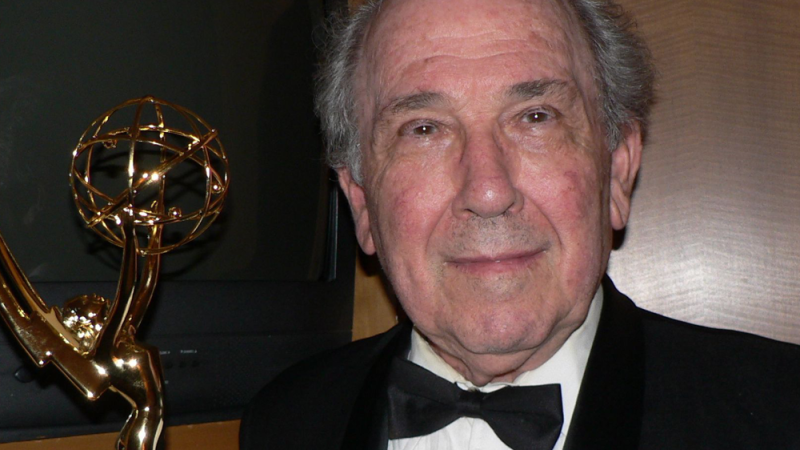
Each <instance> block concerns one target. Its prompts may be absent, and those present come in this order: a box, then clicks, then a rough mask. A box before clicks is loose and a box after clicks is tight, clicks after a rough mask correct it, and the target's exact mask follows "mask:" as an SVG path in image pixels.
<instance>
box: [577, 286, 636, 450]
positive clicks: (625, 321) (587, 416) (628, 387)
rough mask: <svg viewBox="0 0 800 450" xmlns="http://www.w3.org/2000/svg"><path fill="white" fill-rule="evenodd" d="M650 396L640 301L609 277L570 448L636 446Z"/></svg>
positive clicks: (582, 449) (579, 400)
mask: <svg viewBox="0 0 800 450" xmlns="http://www.w3.org/2000/svg"><path fill="white" fill-rule="evenodd" d="M643 398H644V335H643V332H642V324H641V319H640V317H639V313H638V311H637V309H636V306H635V305H634V304H633V302H631V301H630V299H628V298H627V297H625V296H624V295H623V294H621V293H619V292H618V291H617V289H616V288H615V287H614V284H613V283H612V282H611V280H610V279H608V277H606V278H605V279H604V280H603V310H602V313H601V315H600V323H599V324H598V328H597V336H596V337H595V341H594V344H593V345H592V351H591V353H590V355H589V361H588V363H587V366H586V372H585V373H584V376H583V382H582V384H581V390H580V393H579V394H578V403H577V405H576V407H575V412H574V413H573V416H572V425H570V429H569V433H568V435H567V442H566V445H565V446H564V450H585V449H592V450H599V449H613V450H626V449H635V448H637V446H638V441H639V432H640V430H641V421H642V408H643V406H642V402H643Z"/></svg>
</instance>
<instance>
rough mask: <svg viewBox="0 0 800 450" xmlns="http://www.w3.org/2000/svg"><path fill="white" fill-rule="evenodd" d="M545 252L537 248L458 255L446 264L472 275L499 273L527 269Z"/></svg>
mask: <svg viewBox="0 0 800 450" xmlns="http://www.w3.org/2000/svg"><path fill="white" fill-rule="evenodd" d="M543 254H544V250H535V251H525V252H510V253H504V254H500V255H479V256H468V257H457V258H453V259H451V260H449V261H447V263H446V264H447V265H449V266H452V267H453V268H454V269H457V270H459V271H461V272H465V273H468V274H471V275H476V276H486V275H498V274H502V273H507V272H515V271H519V270H527V269H528V268H529V267H530V266H531V265H532V264H533V263H534V262H535V261H536V260H537V259H539V258H540V257H541V256H542V255H543Z"/></svg>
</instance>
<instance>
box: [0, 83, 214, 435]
mask: <svg viewBox="0 0 800 450" xmlns="http://www.w3.org/2000/svg"><path fill="white" fill-rule="evenodd" d="M174 122H179V123H182V124H183V125H184V127H182V128H181V127H173V126H171V125H170V124H173V123H174ZM177 167H184V169H183V172H181V170H177V171H176V170H174V169H176V168H177ZM187 167H188V169H187ZM170 171H173V173H172V174H170V173H169V172H170ZM175 172H181V173H180V174H178V175H176V174H175ZM227 173H228V161H227V157H226V156H225V151H224V149H223V147H222V144H221V143H220V141H219V139H218V138H217V132H216V131H215V130H214V129H212V128H211V127H209V126H208V124H206V122H204V121H203V120H202V119H201V118H199V117H198V116H197V115H195V114H193V113H192V112H190V111H188V110H186V109H184V108H182V107H180V106H177V105H174V104H171V103H168V102H166V101H163V100H159V99H156V98H153V97H144V98H141V99H134V100H129V101H127V102H125V103H123V104H121V105H119V106H117V107H115V108H113V109H111V110H110V111H108V112H106V113H105V114H103V115H102V116H100V117H99V118H98V119H97V120H95V121H94V122H93V123H92V124H91V125H90V126H89V128H88V129H87V130H86V132H84V134H83V136H81V138H80V140H79V142H78V146H77V147H76V148H75V151H74V152H73V158H72V167H71V170H70V184H71V186H72V192H73V196H74V199H75V203H76V205H77V206H78V211H79V213H80V215H81V217H82V218H83V220H84V221H85V222H86V224H87V225H88V226H89V228H91V229H92V230H94V231H95V232H97V233H98V234H99V235H100V236H102V237H103V238H104V239H105V240H107V241H109V242H111V243H113V244H115V245H117V246H119V247H122V263H121V271H120V272H121V273H120V276H119V283H118V285H117V291H116V295H115V297H114V299H113V300H109V299H106V298H103V297H100V296H98V295H95V294H90V295H81V296H78V297H75V298H72V299H70V300H67V301H66V302H65V303H64V305H63V307H61V308H59V307H50V306H48V305H47V304H46V303H45V302H44V301H43V300H42V298H41V297H39V295H38V294H37V293H36V290H35V289H34V288H33V286H32V285H31V283H30V281H29V280H28V278H27V276H26V275H25V274H24V273H23V272H22V270H21V269H20V267H19V265H18V264H17V263H16V261H15V260H14V257H13V256H12V255H11V252H10V251H9V249H8V246H7V245H6V243H5V241H4V240H3V239H2V237H0V312H2V316H3V319H5V321H6V323H7V324H8V325H9V327H10V328H11V329H12V331H13V332H14V334H15V335H16V338H17V339H18V340H19V342H20V343H21V344H22V346H23V347H25V350H26V351H27V352H28V354H29V355H30V357H31V358H32V359H33V360H34V361H35V362H36V364H37V365H39V366H40V367H41V366H44V365H46V364H47V363H49V362H53V363H54V364H55V365H56V366H57V367H58V368H59V369H60V370H61V372H63V373H64V375H66V376H67V378H69V380H70V381H71V382H72V383H73V384H74V385H75V386H76V387H77V388H78V389H79V390H80V391H81V392H82V393H83V394H84V395H85V396H86V397H87V398H89V399H90V400H94V399H97V398H98V397H100V396H101V395H102V394H103V393H104V392H106V390H111V391H113V392H116V393H118V394H119V395H121V396H122V397H124V398H125V400H127V401H128V402H129V403H130V404H131V406H132V407H133V410H132V411H131V415H130V417H128V420H127V421H126V422H125V425H124V426H123V428H122V431H121V432H120V435H119V439H118V440H117V444H116V448H117V449H118V450H123V449H124V450H154V449H155V448H156V445H157V443H158V438H159V435H160V433H161V428H162V426H163V414H164V402H163V390H162V376H161V364H160V359H159V354H158V350H157V349H156V348H155V347H151V346H149V345H146V344H144V343H142V342H139V341H137V340H136V330H137V329H138V328H139V325H140V323H141V321H142V318H143V316H144V313H145V311H146V310H147V306H148V304H149V303H150V300H151V299H152V297H153V292H154V289H155V286H156V282H157V280H158V273H159V265H160V261H161V254H163V253H166V252H168V251H170V250H173V249H175V248H176V247H178V246H180V245H182V244H185V243H186V242H189V241H191V240H192V239H194V238H196V237H197V236H199V235H200V234H201V233H202V232H203V231H205V230H206V229H207V228H208V226H209V225H210V224H211V222H212V221H213V220H214V219H215V218H216V217H217V216H218V215H219V213H220V211H221V209H222V204H223V200H224V198H225V196H226V194H227V192H228V175H227ZM109 174H111V176H107V175H109ZM187 174H188V175H187ZM104 176H106V178H109V180H104V179H103V177H104ZM186 178H188V179H189V180H188V181H187V180H186ZM196 178H201V179H203V180H204V188H205V192H204V193H203V192H202V191H201V190H200V189H199V184H200V183H192V181H193V180H194V179H196ZM103 183H105V184H103ZM115 183H116V184H115ZM171 183H172V184H176V185H177V186H176V187H178V188H180V189H179V192H178V194H177V196H178V197H180V196H181V195H182V194H181V192H183V193H184V194H185V193H186V192H187V191H193V192H194V193H195V194H197V195H196V198H197V205H196V206H197V208H196V209H194V210H190V211H191V212H184V211H183V210H182V208H181V207H178V206H170V205H168V203H170V204H172V203H173V202H177V199H178V197H175V196H174V195H172V194H170V193H169V192H171V191H168V190H167V189H166V188H167V187H168V186H170V184H171ZM192 184H194V185H192ZM110 188H117V189H118V190H116V191H112V192H113V193H114V194H113V195H109V194H108V193H106V192H107V190H108V189H110ZM104 191H105V192H104ZM193 206H194V205H193ZM174 236H177V237H174ZM170 239H172V240H170Z"/></svg>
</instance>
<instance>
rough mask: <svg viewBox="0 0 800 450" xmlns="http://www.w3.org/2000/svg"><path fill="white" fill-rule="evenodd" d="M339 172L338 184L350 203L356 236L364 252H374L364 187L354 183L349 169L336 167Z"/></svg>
mask: <svg viewBox="0 0 800 450" xmlns="http://www.w3.org/2000/svg"><path fill="white" fill-rule="evenodd" d="M336 172H337V173H338V174H339V186H341V188H342V191H344V195H345V196H346V197H347V201H348V203H350V211H351V212H352V213H353V222H355V225H356V238H357V239H358V244H359V245H360V246H361V249H362V250H364V253H366V254H368V255H372V254H374V253H375V242H374V241H373V239H372V231H371V230H370V226H369V225H370V223H369V210H368V209H367V197H366V194H365V193H364V188H363V187H362V186H361V185H360V184H358V183H356V181H355V180H354V179H353V176H352V175H351V174H350V170H349V169H346V168H344V169H337V170H336Z"/></svg>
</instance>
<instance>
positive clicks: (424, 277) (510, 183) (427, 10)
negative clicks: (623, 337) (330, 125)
mask: <svg viewBox="0 0 800 450" xmlns="http://www.w3.org/2000/svg"><path fill="white" fill-rule="evenodd" d="M569 17H570V16H569V15H568V14H567V13H565V12H564V11H562V10H560V9H559V8H558V7H557V6H554V5H551V4H550V3H549V2H548V1H546V0H535V1H513V0H512V1H502V2H487V1H485V0H439V1H431V0H404V1H391V0H390V1H388V2H387V3H386V4H385V7H384V8H383V10H382V11H381V13H380V17H379V18H378V20H377V22H376V23H375V24H374V25H373V27H372V29H371V30H370V31H369V34H368V37H367V44H366V46H365V49H364V54H363V58H362V62H361V65H360V67H359V72H358V84H357V88H358V89H357V91H358V92H359V97H358V99H357V100H358V110H359V111H360V113H361V116H360V117H359V129H360V132H361V148H362V149H363V161H364V163H363V169H364V172H363V180H364V181H363V185H359V184H356V183H355V182H354V181H353V180H352V178H351V177H350V176H349V173H348V172H347V171H346V170H342V171H340V175H341V182H342V186H343V188H344V190H345V192H346V193H347V194H348V197H349V199H350V203H351V207H352V209H353V213H354V216H355V219H356V227H357V232H358V238H359V242H360V243H361V246H362V248H363V249H364V250H365V251H366V252H367V253H372V252H375V251H377V253H378V256H379V257H380V259H381V262H382V264H383V267H384V269H385V270H386V272H387V275H388V277H389V279H390V281H391V283H392V286H393V287H394V289H395V292H396V293H397V295H398V298H399V299H400V302H401V303H402V305H403V308H404V309H405V311H406V312H407V314H408V315H409V317H410V318H411V320H412V321H413V322H414V323H415V325H416V326H417V327H418V328H419V329H420V331H421V332H422V333H423V334H424V335H425V336H426V337H427V338H428V339H429V340H430V341H431V342H432V344H433V345H434V348H436V349H437V350H438V351H439V352H440V353H442V354H443V355H445V356H446V359H447V360H448V362H450V363H451V364H454V362H455V364H454V366H459V364H461V363H463V364H464V365H466V366H467V368H466V371H467V372H469V371H471V370H473V369H476V368H475V367H472V366H473V365H475V366H481V367H478V368H477V369H476V370H477V371H481V370H483V368H482V366H487V367H486V368H487V370H488V366H492V365H497V364H500V365H503V364H505V363H501V362H500V361H499V360H498V358H500V359H503V358H506V357H511V356H514V355H516V356H518V357H517V360H519V361H522V359H520V358H523V357H524V356H525V355H528V356H530V355H532V354H533V353H535V352H536V351H537V349H540V348H547V347H548V345H549V343H550V341H551V340H553V339H555V340H561V341H562V342H563V339H561V338H562V337H563V338H564V339H565V338H566V336H568V335H569V334H570V333H571V332H572V331H573V330H574V329H575V328H576V327H577V326H579V325H580V323H582V321H583V320H584V318H585V316H586V312H587V310H588V305H589V303H590V301H591V299H592V297H593V295H594V293H595V291H596V289H597V288H598V285H599V281H600V279H601V277H602V275H603V273H604V272H605V268H606V262H607V260H608V255H609V251H610V245H611V230H612V227H616V228H621V227H623V226H624V224H625V220H626V219H627V211H628V200H629V194H630V185H631V184H632V182H633V177H634V176H635V172H636V167H638V149H636V148H633V150H631V149H632V147H636V145H637V144H638V143H639V140H638V132H636V130H634V132H632V133H629V136H628V139H626V140H625V141H624V142H623V143H622V144H621V145H620V147H619V148H618V149H616V150H614V151H613V152H612V151H610V150H609V149H608V148H607V147H606V144H605V141H604V133H603V128H602V124H601V123H600V121H599V119H598V118H597V114H596V108H597V105H596V104H595V101H596V100H595V99H596V95H597V93H596V89H595V87H594V85H593V81H592V74H591V71H590V69H589V67H590V64H591V57H590V55H589V52H588V50H587V49H586V48H585V44H584V43H583V41H582V39H581V38H580V37H579V36H580V34H579V31H578V28H577V27H576V26H575V25H574V24H571V23H570V22H571V20H570V18H569ZM558 345H559V346H560V343H559V344H558ZM550 353H552V352H550ZM511 359H514V358H513V357H512V358H511ZM511 365H513V363H512V364H511ZM537 365H538V364H537ZM509 367H510V366H509ZM457 368H458V367H457ZM462 369H463V367H462ZM512 369H513V368H512ZM492 370H494V369H492ZM497 370H505V369H502V368H501V369H497ZM497 370H495V371H497ZM462 372H463V370H462Z"/></svg>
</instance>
